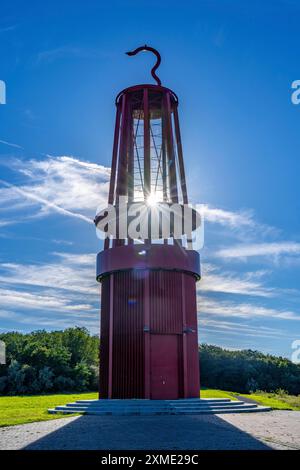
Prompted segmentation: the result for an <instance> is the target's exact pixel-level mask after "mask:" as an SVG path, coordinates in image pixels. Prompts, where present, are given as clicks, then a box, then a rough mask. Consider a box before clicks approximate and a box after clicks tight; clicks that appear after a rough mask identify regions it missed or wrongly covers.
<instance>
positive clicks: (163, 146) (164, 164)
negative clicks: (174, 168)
mask: <svg viewBox="0 0 300 470" xmlns="http://www.w3.org/2000/svg"><path fill="white" fill-rule="evenodd" d="M161 137H162V141H161V151H162V180H163V199H164V201H167V200H168V184H167V160H166V147H167V142H166V141H167V138H166V112H165V107H164V100H163V97H162V100H161Z"/></svg>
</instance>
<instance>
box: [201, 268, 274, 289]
mask: <svg viewBox="0 0 300 470" xmlns="http://www.w3.org/2000/svg"><path fill="white" fill-rule="evenodd" d="M265 274H266V272H265V271H255V272H246V273H242V274H237V273H232V272H228V271H222V272H221V273H220V268H218V267H217V266H215V265H212V264H207V263H204V264H203V265H202V275H203V277H202V280H201V283H200V284H199V288H198V289H199V292H203V291H204V292H205V291H207V292H223V293H228V294H239V295H250V296H259V297H272V296H273V295H274V291H275V290H274V289H272V288H269V287H265V286H264V284H263V282H262V278H263V276H264V275H265Z"/></svg>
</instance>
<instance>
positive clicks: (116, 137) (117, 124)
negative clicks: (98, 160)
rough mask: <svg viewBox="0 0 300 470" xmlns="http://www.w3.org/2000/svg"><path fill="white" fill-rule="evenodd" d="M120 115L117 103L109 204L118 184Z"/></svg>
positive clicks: (106, 240) (106, 244) (107, 239)
mask: <svg viewBox="0 0 300 470" xmlns="http://www.w3.org/2000/svg"><path fill="white" fill-rule="evenodd" d="M120 116H121V105H120V104H119V103H118V104H117V113H116V122H115V132H114V143H113V154H112V163H111V173H110V183H109V193H108V204H113V203H114V194H115V184H116V169H117V159H118V149H119V135H120ZM108 248H109V238H108V237H107V238H106V239H105V241H104V249H105V250H107V249H108Z"/></svg>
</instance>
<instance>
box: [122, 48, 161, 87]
mask: <svg viewBox="0 0 300 470" xmlns="http://www.w3.org/2000/svg"><path fill="white" fill-rule="evenodd" d="M142 51H149V52H152V53H153V54H154V55H155V56H156V59H157V60H156V63H155V64H154V66H153V67H152V69H151V75H152V77H153V78H154V80H155V81H156V83H157V85H158V86H161V80H160V78H159V77H158V76H157V75H156V73H155V72H156V70H157V69H158V67H159V66H160V63H161V56H160V53H159V52H158V51H157V50H156V49H154V48H153V47H150V46H147V45H146V44H145V45H144V46H140V47H137V48H136V49H134V50H133V51H129V52H126V54H127V55H129V56H133V55H136V54H138V53H139V52H142Z"/></svg>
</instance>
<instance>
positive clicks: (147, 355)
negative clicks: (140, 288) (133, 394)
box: [144, 271, 151, 398]
mask: <svg viewBox="0 0 300 470" xmlns="http://www.w3.org/2000/svg"><path fill="white" fill-rule="evenodd" d="M149 275H150V272H149V271H148V272H147V275H146V276H145V279H144V387H145V391H144V395H145V398H151V390H150V347H151V345H150V280H149Z"/></svg>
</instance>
